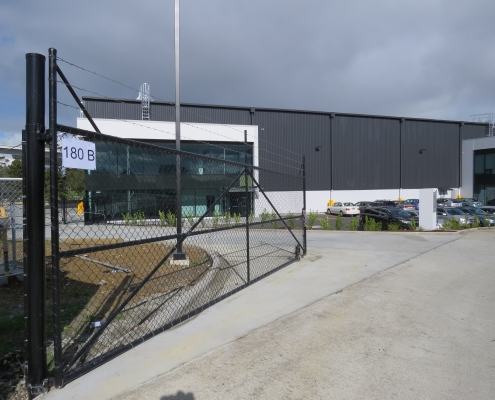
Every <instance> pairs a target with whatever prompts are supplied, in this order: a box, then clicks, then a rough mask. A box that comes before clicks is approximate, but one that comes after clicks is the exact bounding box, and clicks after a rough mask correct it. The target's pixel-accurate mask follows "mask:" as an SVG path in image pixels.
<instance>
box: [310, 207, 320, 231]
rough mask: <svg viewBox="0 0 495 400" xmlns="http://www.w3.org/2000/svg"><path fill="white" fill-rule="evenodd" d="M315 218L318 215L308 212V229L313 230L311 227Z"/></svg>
mask: <svg viewBox="0 0 495 400" xmlns="http://www.w3.org/2000/svg"><path fill="white" fill-rule="evenodd" d="M316 218H318V213H317V212H315V211H310V212H309V218H308V228H309V229H313V225H314V224H315V222H316Z"/></svg>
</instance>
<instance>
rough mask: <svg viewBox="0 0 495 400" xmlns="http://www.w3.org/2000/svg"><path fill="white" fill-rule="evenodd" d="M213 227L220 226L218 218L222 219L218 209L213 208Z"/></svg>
mask: <svg viewBox="0 0 495 400" xmlns="http://www.w3.org/2000/svg"><path fill="white" fill-rule="evenodd" d="M212 216H213V228H217V227H218V220H219V219H220V216H219V215H218V213H217V210H213V214H212Z"/></svg>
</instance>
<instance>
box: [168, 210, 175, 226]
mask: <svg viewBox="0 0 495 400" xmlns="http://www.w3.org/2000/svg"><path fill="white" fill-rule="evenodd" d="M167 222H168V226H175V214H174V213H172V212H170V210H168V211H167Z"/></svg>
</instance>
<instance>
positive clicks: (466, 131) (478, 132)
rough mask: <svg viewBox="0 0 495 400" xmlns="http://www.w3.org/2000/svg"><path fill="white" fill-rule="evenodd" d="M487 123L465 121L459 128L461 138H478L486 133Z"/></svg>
mask: <svg viewBox="0 0 495 400" xmlns="http://www.w3.org/2000/svg"><path fill="white" fill-rule="evenodd" d="M487 131H488V125H479V124H469V123H465V124H464V126H462V128H461V140H468V139H478V138H482V137H485V136H486V135H487V133H488V132H487Z"/></svg>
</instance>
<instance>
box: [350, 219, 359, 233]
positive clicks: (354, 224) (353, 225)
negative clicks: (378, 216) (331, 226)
mask: <svg viewBox="0 0 495 400" xmlns="http://www.w3.org/2000/svg"><path fill="white" fill-rule="evenodd" d="M358 228H359V217H351V223H350V224H349V230H350V231H357V230H358Z"/></svg>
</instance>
